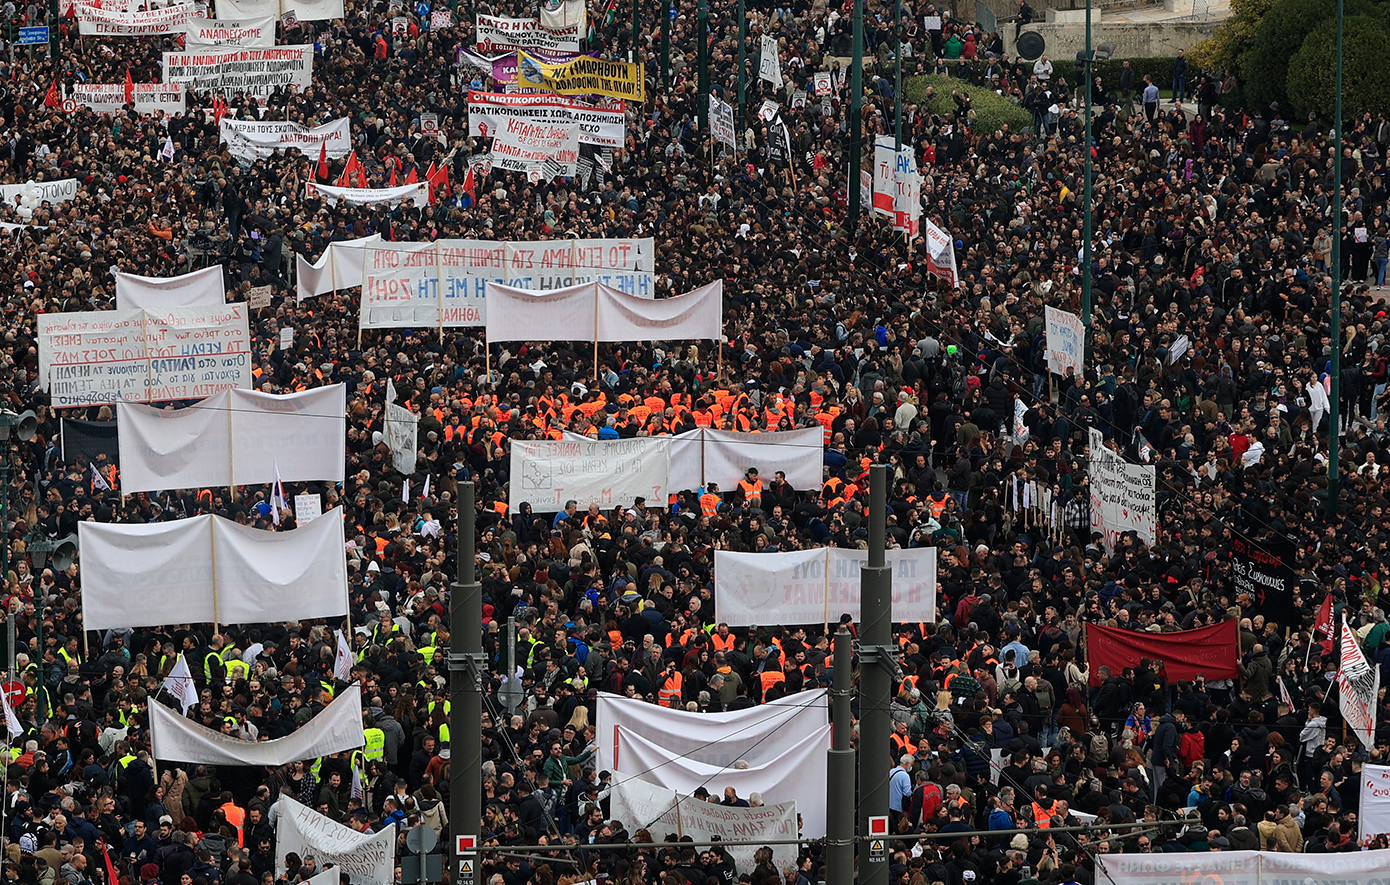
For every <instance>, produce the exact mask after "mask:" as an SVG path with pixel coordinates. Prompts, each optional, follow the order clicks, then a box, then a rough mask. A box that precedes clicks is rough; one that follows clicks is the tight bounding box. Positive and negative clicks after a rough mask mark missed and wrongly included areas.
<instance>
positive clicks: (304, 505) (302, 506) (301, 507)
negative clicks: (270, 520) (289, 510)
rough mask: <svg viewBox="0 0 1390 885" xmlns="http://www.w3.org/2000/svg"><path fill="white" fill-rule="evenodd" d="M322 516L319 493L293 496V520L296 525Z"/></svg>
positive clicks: (321, 502) (321, 503) (321, 500)
mask: <svg viewBox="0 0 1390 885" xmlns="http://www.w3.org/2000/svg"><path fill="white" fill-rule="evenodd" d="M320 516H323V498H322V496H320V495H295V496H294V521H295V523H296V524H298V525H304V524H305V523H307V522H313V521H314V520H316V519H318V518H319V517H320Z"/></svg>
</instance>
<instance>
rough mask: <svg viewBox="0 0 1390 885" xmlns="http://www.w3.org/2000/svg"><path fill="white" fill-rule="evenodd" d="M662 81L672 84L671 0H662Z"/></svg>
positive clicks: (667, 85) (667, 84) (664, 83)
mask: <svg viewBox="0 0 1390 885" xmlns="http://www.w3.org/2000/svg"><path fill="white" fill-rule="evenodd" d="M661 82H662V84H663V85H664V86H666V87H667V88H670V86H671V0H661Z"/></svg>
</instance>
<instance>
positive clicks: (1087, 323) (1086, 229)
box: [1081, 0, 1095, 352]
mask: <svg viewBox="0 0 1390 885" xmlns="http://www.w3.org/2000/svg"><path fill="white" fill-rule="evenodd" d="M1094 51H1095V50H1093V49H1092V48H1091V0H1086V65H1085V67H1086V76H1085V78H1084V80H1083V82H1082V89H1084V90H1085V91H1086V96H1085V102H1086V104H1085V108H1086V111H1085V112H1086V130H1085V131H1086V136H1085V138H1084V139H1083V142H1084V143H1083V144H1082V148H1083V149H1084V150H1085V151H1086V162H1085V172H1084V173H1083V175H1084V176H1085V178H1084V180H1083V186H1082V196H1081V212H1082V220H1081V265H1082V267H1081V333H1082V341H1083V344H1082V347H1083V348H1085V346H1086V345H1085V343H1084V342H1087V341H1090V340H1091V215H1092V210H1093V206H1092V204H1091V178H1092V175H1091V62H1092V57H1091V56H1092V53H1093V52H1094ZM1083 352H1084V351H1083Z"/></svg>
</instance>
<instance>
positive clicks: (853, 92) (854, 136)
mask: <svg viewBox="0 0 1390 885" xmlns="http://www.w3.org/2000/svg"><path fill="white" fill-rule="evenodd" d="M863 100H864V0H854V57H853V58H852V59H851V60H850V63H849V115H850V118H851V119H850V122H849V220H850V221H851V222H855V221H858V220H859V209H860V206H859V152H860V151H861V150H862V149H863V147H864V146H863V144H862V142H863V141H864V121H863V114H862V113H861V103H862V102H863ZM887 739H888V738H887V737H886V736H885V737H884V740H887Z"/></svg>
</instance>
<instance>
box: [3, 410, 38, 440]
mask: <svg viewBox="0 0 1390 885" xmlns="http://www.w3.org/2000/svg"><path fill="white" fill-rule="evenodd" d="M11 428H13V429H14V435H15V436H16V437H18V438H19V441H20V442H28V441H29V440H31V439H33V438H34V434H35V433H38V431H39V419H38V418H37V417H36V416H35V415H34V413H33V412H32V411H30V410H28V409H25V410H24V411H23V412H20V413H19V414H18V415H16V414H15V413H14V412H10V411H5V412H0V439H9V438H10V429H11Z"/></svg>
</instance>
